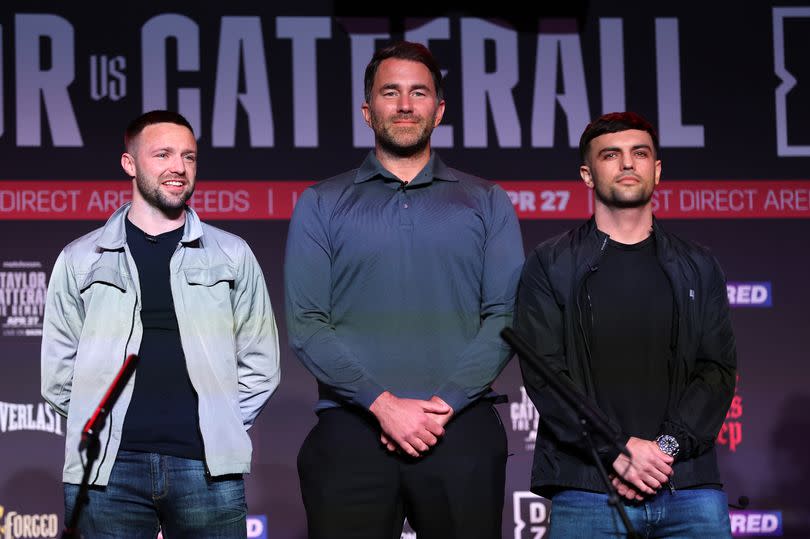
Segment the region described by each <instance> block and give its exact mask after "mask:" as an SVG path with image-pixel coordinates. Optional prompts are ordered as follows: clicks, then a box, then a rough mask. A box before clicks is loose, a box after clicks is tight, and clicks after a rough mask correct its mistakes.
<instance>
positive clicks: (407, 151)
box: [371, 112, 436, 157]
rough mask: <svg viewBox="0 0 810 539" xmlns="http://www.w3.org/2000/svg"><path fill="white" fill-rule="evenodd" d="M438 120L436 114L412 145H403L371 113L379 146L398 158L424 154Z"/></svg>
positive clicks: (372, 126) (372, 125)
mask: <svg viewBox="0 0 810 539" xmlns="http://www.w3.org/2000/svg"><path fill="white" fill-rule="evenodd" d="M435 120H436V114H435V113H434V114H433V116H432V117H431V118H430V121H429V122H428V123H427V124H426V127H425V130H424V131H423V132H422V134H421V135H420V136H419V138H417V139H416V140H415V141H414V142H413V143H412V144H407V145H402V144H400V143H399V142H397V141H396V138H395V137H394V136H393V135H391V134H390V133H389V132H388V131H387V130H386V129H385V127H384V125H383V124H382V122H380V121H379V118H378V117H377V116H376V115H375V114H374V113H373V112H371V128H372V129H373V130H374V135H375V137H376V140H377V144H378V145H379V146H380V148H382V150H383V151H385V152H386V153H389V154H392V155H396V156H397V157H410V156H412V155H416V154H418V153H420V152H422V151H423V150H424V149H425V148H427V147H428V144H430V136H431V135H432V134H433V127H432V126H433V123H434V122H435Z"/></svg>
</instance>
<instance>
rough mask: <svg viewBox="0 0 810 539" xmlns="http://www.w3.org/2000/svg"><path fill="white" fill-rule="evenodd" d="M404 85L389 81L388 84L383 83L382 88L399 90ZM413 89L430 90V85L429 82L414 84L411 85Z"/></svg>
mask: <svg viewBox="0 0 810 539" xmlns="http://www.w3.org/2000/svg"><path fill="white" fill-rule="evenodd" d="M402 86H403V85H402V84H397V83H395V82H389V83H388V84H383V85H382V86H381V87H380V90H399V89H400V88H401V87H402ZM410 89H411V90H428V91H430V86H428V85H427V84H421V83H420V84H414V85H413V86H411V87H410Z"/></svg>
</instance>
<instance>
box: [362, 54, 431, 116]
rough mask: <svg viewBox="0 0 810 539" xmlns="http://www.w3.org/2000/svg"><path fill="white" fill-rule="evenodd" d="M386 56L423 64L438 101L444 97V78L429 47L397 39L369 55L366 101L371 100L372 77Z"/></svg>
mask: <svg viewBox="0 0 810 539" xmlns="http://www.w3.org/2000/svg"><path fill="white" fill-rule="evenodd" d="M388 58H398V59H400V60H411V61H413V62H419V63H421V64H424V66H425V67H427V68H428V70H429V71H430V74H431V75H433V85H434V86H435V87H436V97H437V99H438V100H439V101H441V100H442V99H444V80H443V78H442V70H441V69H440V68H439V63H438V62H437V61H436V59H435V58H434V57H433V54H432V53H431V52H430V49H428V48H427V47H425V46H424V45H422V44H421V43H414V42H412V41H397V42H395V43H392V44H391V45H389V46H387V47H385V48H383V49H380V50H378V51H377V52H375V53H374V56H372V57H371V61H370V62H369V63H368V65H367V66H366V76H365V81H364V82H365V98H366V103H368V102H369V101H371V88H372V87H373V86H374V77H375V76H376V75H377V68H378V67H380V63H381V62H382V61H383V60H387V59H388Z"/></svg>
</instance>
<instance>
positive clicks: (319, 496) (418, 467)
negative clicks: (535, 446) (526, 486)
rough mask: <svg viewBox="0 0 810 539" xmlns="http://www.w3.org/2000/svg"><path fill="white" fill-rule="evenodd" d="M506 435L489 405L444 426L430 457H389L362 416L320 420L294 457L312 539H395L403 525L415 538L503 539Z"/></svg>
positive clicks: (331, 415) (371, 422)
mask: <svg viewBox="0 0 810 539" xmlns="http://www.w3.org/2000/svg"><path fill="white" fill-rule="evenodd" d="M505 469H506V433H505V431H504V428H503V425H502V424H501V420H500V417H499V416H498V412H497V411H496V410H495V408H493V406H492V404H490V403H489V402H478V403H476V404H474V405H472V406H471V407H470V408H469V409H466V410H464V411H462V413H460V414H459V415H458V416H457V417H455V418H453V419H452V420H451V421H450V423H449V424H448V425H447V426H446V429H445V435H444V438H443V439H441V441H440V442H439V443H438V444H437V445H436V446H434V447H433V448H432V449H431V450H430V451H429V453H428V454H427V455H424V456H422V457H420V458H416V459H414V458H411V457H408V456H404V455H399V454H394V453H390V452H388V451H387V450H386V449H385V448H384V447H383V446H382V445H381V444H380V428H379V425H378V424H377V422H376V420H375V419H374V418H373V417H372V416H371V415H369V414H368V413H367V412H365V411H360V410H354V409H346V408H335V409H329V410H325V411H323V412H321V413H320V415H319V419H318V423H317V425H315V427H314V428H313V429H312V431H311V432H310V433H309V435H308V436H307V438H306V440H305V441H304V444H303V446H302V447H301V450H300V452H299V454H298V475H299V477H300V479H301V493H302V496H303V498H304V506H305V507H306V511H307V525H308V529H309V537H310V539H335V538H338V537H339V538H340V539H359V538H367V539H387V538H392V539H393V538H396V539H399V537H400V534H401V532H402V526H403V521H404V518H406V517H407V519H408V522H409V524H410V525H411V527H412V528H413V529H414V531H416V533H417V535H418V537H419V539H454V538H458V539H462V538H464V539H478V538H480V539H497V538H499V537H500V536H501V517H502V515H501V514H502V512H503V499H504V486H505Z"/></svg>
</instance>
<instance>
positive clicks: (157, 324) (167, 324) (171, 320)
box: [121, 219, 203, 460]
mask: <svg viewBox="0 0 810 539" xmlns="http://www.w3.org/2000/svg"><path fill="white" fill-rule="evenodd" d="M126 228H127V245H128V246H129V250H130V252H131V253H132V258H134V259H135V265H136V266H137V269H138V279H139V281H140V285H141V322H142V323H143V340H142V341H141V347H140V350H139V352H138V356H139V357H138V368H137V369H136V371H135V389H134V391H133V394H132V401H131V402H130V405H129V408H128V409H127V416H126V419H125V420H124V428H123V432H122V434H121V449H126V450H129V451H145V452H150V453H161V454H164V455H173V456H177V457H185V458H191V459H200V460H202V459H203V443H202V436H201V435H200V429H199V419H198V418H199V415H198V412H197V393H196V392H195V391H194V388H193V386H192V385H191V380H190V379H189V377H188V370H187V369H186V358H185V355H184V354H183V346H182V343H181V342H180V331H179V328H178V325H177V316H176V315H175V311H174V301H173V300H172V290H171V285H170V283H169V261H170V260H171V257H172V255H173V254H174V252H175V250H176V249H177V245H178V244H179V242H180V238H182V237H183V227H182V226H181V227H180V228H178V229H176V230H172V231H169V232H166V233H164V234H160V235H158V236H150V235H148V234H146V233H145V232H144V231H143V230H141V229H139V228H138V227H136V226H135V225H134V224H132V223H131V222H130V221H129V219H127V221H126Z"/></svg>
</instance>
